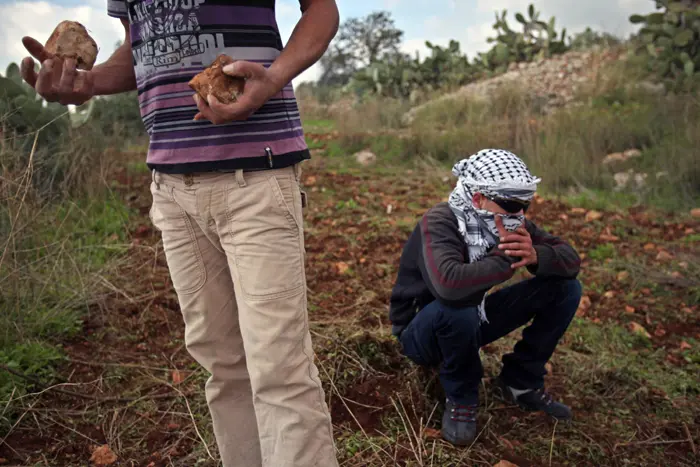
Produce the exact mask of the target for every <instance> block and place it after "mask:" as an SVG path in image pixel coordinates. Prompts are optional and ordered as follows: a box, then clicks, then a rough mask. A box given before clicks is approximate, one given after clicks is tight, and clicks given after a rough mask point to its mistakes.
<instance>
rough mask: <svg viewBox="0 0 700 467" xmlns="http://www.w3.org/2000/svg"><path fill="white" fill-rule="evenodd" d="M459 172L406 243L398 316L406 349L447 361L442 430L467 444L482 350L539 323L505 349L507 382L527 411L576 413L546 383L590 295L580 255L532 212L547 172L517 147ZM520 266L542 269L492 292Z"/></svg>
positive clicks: (395, 302) (432, 363)
mask: <svg viewBox="0 0 700 467" xmlns="http://www.w3.org/2000/svg"><path fill="white" fill-rule="evenodd" d="M453 173H454V174H455V175H456V176H457V177H458V181H457V186H456V187H455V189H454V191H453V192H452V194H451V195H450V197H449V200H448V202H446V203H439V204H437V205H436V206H434V207H432V208H431V209H430V210H429V211H428V212H427V213H426V214H425V215H424V217H423V219H422V220H421V221H420V223H419V224H418V226H416V228H415V230H414V231H413V234H412V235H411V236H410V238H409V240H408V242H407V243H406V246H405V247H404V251H403V255H402V256H401V262H400V266H399V273H398V279H397V281H396V285H395V286H394V289H393V291H392V295H391V307H390V319H391V321H392V324H393V333H394V335H396V336H398V338H399V340H400V342H401V346H402V349H403V353H404V355H406V356H407V357H408V358H410V359H411V360H413V361H414V362H415V363H417V364H419V365H422V366H428V367H438V366H439V367H440V382H441V384H442V386H443V389H444V390H445V393H446V395H447V401H446V404H445V412H444V416H443V418H442V436H443V437H444V438H445V439H446V440H447V441H449V442H451V443H453V444H457V445H468V444H470V443H471V442H473V441H474V439H475V438H476V434H477V425H476V412H477V407H478V397H479V383H480V381H481V378H482V376H483V368H482V366H481V359H480V358H479V349H480V347H482V346H484V345H486V344H488V343H490V342H493V341H495V340H497V339H500V338H501V337H503V336H505V335H506V334H509V333H510V332H511V331H513V330H515V329H517V328H519V327H521V326H523V325H525V324H527V323H528V322H530V321H531V323H530V324H529V326H527V327H526V328H525V330H524V331H523V338H522V340H520V341H519V342H518V343H517V344H516V345H515V349H514V350H513V352H512V353H509V354H507V355H504V356H503V369H502V370H501V374H500V376H499V377H498V379H497V384H498V387H499V388H500V390H501V391H502V393H503V394H504V396H505V397H506V398H507V399H509V400H511V401H514V402H516V403H517V404H518V405H520V406H521V407H522V408H524V409H526V410H538V411H543V412H545V413H547V414H549V415H551V416H553V417H555V418H558V419H568V418H570V417H571V411H570V409H569V408H568V407H567V406H565V405H564V404H562V403H560V402H556V401H554V400H553V399H552V397H551V396H550V395H549V394H548V393H547V392H546V391H545V390H544V375H545V374H546V373H547V372H546V370H545V363H547V361H548V360H549V358H550V357H551V356H552V354H553V353H554V349H555V347H556V345H557V343H558V342H559V339H560V338H561V337H562V336H563V335H564V333H565V332H566V330H567V328H568V326H569V324H570V323H571V320H572V319H573V317H574V315H575V313H576V310H577V308H578V304H579V301H580V299H581V285H580V283H579V281H578V280H577V279H576V276H577V275H578V272H579V266H580V259H579V256H578V254H577V253H576V251H575V250H574V249H573V248H572V247H571V246H570V245H569V244H568V243H566V242H565V241H563V240H561V239H559V238H557V237H555V236H553V235H550V234H548V233H546V232H544V231H543V230H541V229H539V228H538V227H537V226H536V225H535V224H533V223H532V222H531V221H529V220H526V219H525V215H524V214H525V211H526V210H527V208H528V206H529V204H530V201H531V200H532V198H533V196H534V194H535V188H536V186H537V183H538V182H539V181H540V180H539V179H538V178H535V177H533V176H532V174H531V173H530V171H529V170H528V168H527V167H526V166H525V164H524V163H523V162H522V161H521V160H520V158H518V157H517V156H516V155H514V154H512V153H510V152H508V151H503V150H494V149H485V150H483V151H480V152H478V153H477V154H475V155H473V156H472V157H470V158H469V159H465V160H462V161H461V162H459V163H458V164H457V165H455V167H454V170H453ZM521 267H526V268H527V269H528V271H529V272H530V273H532V274H534V276H535V277H534V278H531V279H528V280H525V281H522V282H520V283H518V284H515V285H512V286H510V287H506V288H502V289H500V290H498V291H496V292H494V293H493V294H490V295H488V296H486V294H487V292H488V291H489V289H491V288H492V287H494V286H497V285H499V284H501V283H503V282H505V281H507V280H508V279H510V278H511V277H513V274H514V272H515V271H516V269H518V268H521Z"/></svg>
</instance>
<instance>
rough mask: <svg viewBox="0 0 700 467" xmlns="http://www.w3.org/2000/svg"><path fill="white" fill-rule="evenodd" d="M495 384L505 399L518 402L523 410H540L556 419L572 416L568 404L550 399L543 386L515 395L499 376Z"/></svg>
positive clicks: (567, 418)
mask: <svg viewBox="0 0 700 467" xmlns="http://www.w3.org/2000/svg"><path fill="white" fill-rule="evenodd" d="M496 384H497V387H498V389H499V390H500V392H501V395H502V396H503V398H504V399H505V400H506V401H508V402H512V403H515V404H518V406H519V407H520V408H521V409H523V410H527V411H530V412H535V411H542V412H544V413H546V414H547V415H550V416H552V417H554V418H556V419H558V420H570V419H571V418H572V416H573V414H572V413H571V409H570V408H569V407H568V406H566V405H564V404H562V403H561V402H558V401H555V400H554V399H552V395H551V394H549V393H548V392H547V391H545V390H544V388H540V389H533V390H531V391H528V392H526V393H524V394H520V395H519V396H515V394H513V392H512V391H511V390H510V388H509V387H508V386H507V385H506V384H505V383H504V382H503V380H502V379H501V378H500V377H499V378H497V380H496Z"/></svg>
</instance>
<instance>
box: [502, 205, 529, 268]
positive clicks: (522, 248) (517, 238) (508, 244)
mask: <svg viewBox="0 0 700 467" xmlns="http://www.w3.org/2000/svg"><path fill="white" fill-rule="evenodd" d="M496 226H497V227H498V233H499V235H500V237H501V243H500V244H499V245H498V249H499V250H502V251H504V252H505V254H507V255H508V256H513V257H516V258H520V261H518V262H517V263H513V264H512V265H511V268H513V269H517V268H521V267H523V266H529V265H531V264H537V251H535V248H534V247H533V246H532V238H531V237H530V234H529V233H528V231H527V229H525V227H522V226H521V227H518V228H517V229H516V230H515V231H514V232H508V231H507V230H506V229H505V227H503V221H502V220H501V218H500V217H499V216H496Z"/></svg>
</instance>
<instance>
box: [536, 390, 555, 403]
mask: <svg viewBox="0 0 700 467" xmlns="http://www.w3.org/2000/svg"><path fill="white" fill-rule="evenodd" d="M536 392H537V394H538V395H539V396H540V400H541V401H542V402H544V404H545V405H549V404H551V403H552V395H551V394H549V393H548V392H547V391H545V390H544V389H538V390H537V391H536Z"/></svg>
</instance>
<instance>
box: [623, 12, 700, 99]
mask: <svg viewBox="0 0 700 467" xmlns="http://www.w3.org/2000/svg"><path fill="white" fill-rule="evenodd" d="M657 8H661V9H663V10H664V11H661V12H654V13H651V14H648V15H631V16H630V18H629V20H630V22H631V23H633V24H639V25H642V27H641V28H640V30H639V33H638V38H637V43H638V46H637V49H636V52H637V54H638V55H640V56H642V57H644V58H645V60H646V62H647V65H648V68H649V70H650V71H652V72H653V73H655V74H656V75H658V76H659V77H660V78H662V79H663V80H665V81H666V83H667V84H668V85H670V86H674V85H677V84H679V83H681V84H682V83H683V82H686V81H687V80H693V79H697V74H698V73H700V6H699V5H698V2H697V1H689V0H685V1H669V0H659V1H657Z"/></svg>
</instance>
